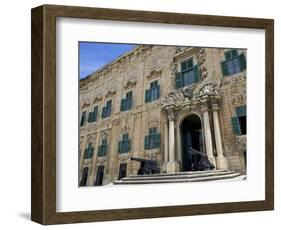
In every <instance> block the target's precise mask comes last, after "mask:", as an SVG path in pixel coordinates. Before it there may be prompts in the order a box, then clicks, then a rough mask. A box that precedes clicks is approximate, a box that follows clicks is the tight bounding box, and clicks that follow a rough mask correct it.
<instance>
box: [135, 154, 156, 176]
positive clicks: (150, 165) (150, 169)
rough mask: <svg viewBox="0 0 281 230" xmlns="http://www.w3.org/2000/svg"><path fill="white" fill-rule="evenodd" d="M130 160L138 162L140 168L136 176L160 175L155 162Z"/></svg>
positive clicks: (140, 159) (141, 159) (137, 159)
mask: <svg viewBox="0 0 281 230" xmlns="http://www.w3.org/2000/svg"><path fill="white" fill-rule="evenodd" d="M131 160H133V161H138V162H140V168H139V170H138V175H145V174H158V173H160V168H159V167H158V165H157V161H155V160H147V159H143V158H137V157H131Z"/></svg>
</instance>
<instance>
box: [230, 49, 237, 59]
mask: <svg viewBox="0 0 281 230" xmlns="http://www.w3.org/2000/svg"><path fill="white" fill-rule="evenodd" d="M237 55H238V53H237V50H236V49H232V50H231V57H236V56H237Z"/></svg>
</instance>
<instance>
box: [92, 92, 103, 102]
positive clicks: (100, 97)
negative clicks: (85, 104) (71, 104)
mask: <svg viewBox="0 0 281 230" xmlns="http://www.w3.org/2000/svg"><path fill="white" fill-rule="evenodd" d="M101 100H102V94H101V93H100V94H97V95H95V97H94V100H93V102H94V103H97V102H99V101H101Z"/></svg>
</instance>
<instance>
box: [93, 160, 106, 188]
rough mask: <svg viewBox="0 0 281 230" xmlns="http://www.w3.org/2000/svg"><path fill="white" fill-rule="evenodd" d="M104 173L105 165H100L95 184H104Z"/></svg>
mask: <svg viewBox="0 0 281 230" xmlns="http://www.w3.org/2000/svg"><path fill="white" fill-rule="evenodd" d="M103 174H104V166H103V165H101V166H98V170H97V175H96V181H95V183H94V185H95V186H102V184H103Z"/></svg>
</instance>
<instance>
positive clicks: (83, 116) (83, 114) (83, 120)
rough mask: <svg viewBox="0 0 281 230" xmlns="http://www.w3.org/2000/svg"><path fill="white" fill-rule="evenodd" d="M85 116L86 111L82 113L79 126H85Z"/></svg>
mask: <svg viewBox="0 0 281 230" xmlns="http://www.w3.org/2000/svg"><path fill="white" fill-rule="evenodd" d="M86 114H87V112H86V111H84V112H83V113H82V116H81V121H80V126H83V125H85V122H86Z"/></svg>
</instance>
